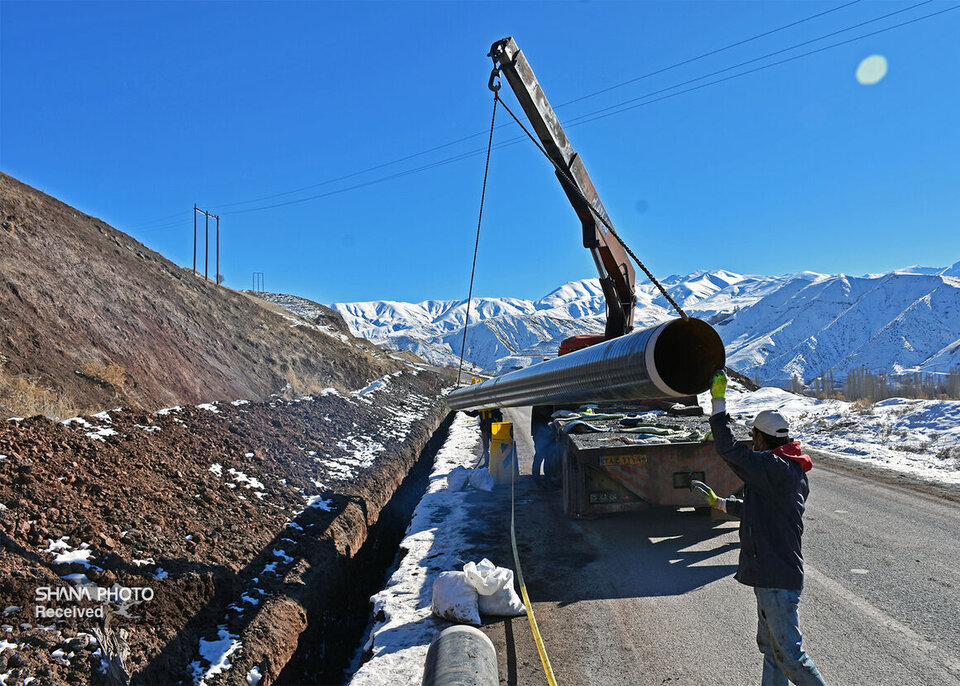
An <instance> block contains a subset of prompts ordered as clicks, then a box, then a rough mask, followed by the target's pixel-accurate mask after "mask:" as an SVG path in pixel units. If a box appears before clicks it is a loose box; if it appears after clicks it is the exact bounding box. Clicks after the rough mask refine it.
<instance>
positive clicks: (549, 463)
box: [530, 405, 559, 488]
mask: <svg viewBox="0 0 960 686" xmlns="http://www.w3.org/2000/svg"><path fill="white" fill-rule="evenodd" d="M553 409H554V408H553V405H535V406H534V407H533V408H532V409H531V410H530V435H531V436H532V437H533V478H534V479H535V480H536V482H537V485H538V486H542V487H544V488H546V487H549V486H551V485H552V484H553V481H554V479H555V477H556V465H557V462H558V461H559V460H558V459H557V455H556V453H557V452H558V451H557V432H556V431H554V429H553V427H552V426H551V425H550V423H551V422H552V421H553ZM541 465H542V466H543V477H542V478H541V476H540V467H541Z"/></svg>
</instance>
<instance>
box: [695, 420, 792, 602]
mask: <svg viewBox="0 0 960 686" xmlns="http://www.w3.org/2000/svg"><path fill="white" fill-rule="evenodd" d="M728 421H729V416H728V415H727V413H726V412H720V413H718V414H715V415H713V416H712V417H710V428H711V429H713V439H714V441H715V443H716V448H717V453H718V454H719V455H720V457H722V458H723V460H724V461H725V462H726V463H727V464H728V465H730V468H731V469H732V470H733V472H734V473H735V474H736V475H737V476H739V477H740V478H741V479H742V480H743V483H744V486H745V488H744V497H743V501H742V503H741V502H740V501H738V500H736V499H733V498H731V499H729V500H727V511H728V512H729V513H730V514H732V515H735V516H739V517H740V566H739V568H738V569H737V573H736V575H735V577H734V578H735V579H736V580H737V581H739V582H740V583H742V584H746V585H747V586H758V587H761V588H782V589H787V590H792V591H800V590H801V589H802V588H803V555H802V553H801V550H800V538H801V537H802V536H803V512H804V509H805V507H806V500H807V495H809V493H810V486H809V484H808V483H807V475H806V470H809V469H810V466H811V462H810V458H809V457H808V456H806V455H803V454H802V453H801V451H800V444H799V443H796V442H794V443H789V444H787V445H785V446H781V447H780V448H777V449H776V450H763V451H760V452H756V451H753V450H751V449H750V448H748V447H747V446H745V445H743V444H740V443H737V442H736V441H735V440H734V438H733V434H732V433H731V431H730V427H729V426H727V422H728Z"/></svg>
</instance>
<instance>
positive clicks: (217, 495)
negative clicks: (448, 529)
mask: <svg viewBox="0 0 960 686" xmlns="http://www.w3.org/2000/svg"><path fill="white" fill-rule="evenodd" d="M441 385H442V382H441V380H440V379H439V378H438V377H436V376H433V375H431V374H427V373H424V372H417V371H415V370H408V371H405V372H401V373H399V374H395V375H391V376H388V377H385V378H383V379H381V380H380V382H379V383H378V384H374V389H375V390H370V391H368V392H367V393H365V394H354V395H340V394H335V393H329V394H327V395H319V396H314V397H310V398H304V399H301V400H295V401H287V400H283V399H279V398H274V399H272V400H271V401H270V402H267V403H246V404H231V403H219V404H217V405H210V406H205V407H200V408H198V407H192V406H188V407H185V408H184V409H178V410H173V411H170V412H167V413H157V414H154V413H146V412H136V411H119V412H110V413H107V414H103V415H100V416H97V417H87V418H85V425H84V424H82V423H79V422H74V423H72V424H71V425H70V426H64V425H63V424H60V423H54V422H51V421H49V420H46V419H43V418H40V417H36V418H33V419H27V420H23V421H19V422H8V421H5V422H2V423H0V455H2V456H3V457H2V458H0V539H2V547H0V598H2V602H0V605H2V606H3V607H0V613H2V614H3V616H2V617H0V625H2V628H0V641H2V642H3V643H0V645H3V646H4V648H3V649H0V674H4V673H7V674H8V675H9V677H14V678H13V679H11V680H10V681H8V682H7V683H10V684H12V683H22V680H23V679H24V678H26V677H27V676H34V677H36V678H37V681H36V682H34V683H38V684H58V683H76V684H80V683H105V682H106V677H105V676H104V674H103V673H102V669H103V667H104V664H103V662H102V659H103V654H102V651H99V649H98V646H97V645H96V644H95V643H94V642H93V641H92V640H91V639H89V638H88V637H87V635H86V634H87V633H91V632H92V629H93V627H95V626H98V625H99V624H100V620H99V619H98V618H76V617H68V618H63V617H60V618H58V617H44V616H40V615H38V609H37V608H38V606H42V607H44V608H47V609H48V610H49V609H54V610H56V609H61V610H71V611H76V610H77V609H80V608H90V609H96V608H98V607H105V608H107V609H109V611H110V613H111V614H112V619H111V620H110V623H111V626H112V629H113V630H120V629H123V630H125V631H126V632H127V634H126V637H125V642H126V644H127V645H128V646H129V651H130V654H129V658H128V659H127V660H126V666H127V670H128V672H129V673H130V674H131V675H132V676H133V683H140V684H166V683H176V682H180V681H183V682H184V683H193V682H195V681H198V680H201V679H204V678H205V679H206V681H205V683H239V684H244V683H247V682H246V676H247V675H248V674H259V675H260V677H261V681H260V682H259V683H260V684H261V685H263V684H269V683H271V682H272V681H273V680H274V679H275V678H276V676H277V675H278V674H279V673H280V671H281V669H282V668H283V666H284V664H285V663H286V662H287V661H288V660H289V658H290V657H291V655H293V653H294V651H296V649H297V642H298V639H299V637H300V634H301V633H302V632H303V631H304V629H305V628H306V626H307V617H308V615H309V616H310V617H311V618H312V620H313V623H314V630H313V633H312V640H314V641H318V642H319V646H318V647H319V648H320V649H321V651H322V646H323V644H324V641H326V640H328V639H330V638H331V636H325V635H324V632H325V631H326V632H327V633H328V634H330V633H335V632H336V631H337V629H338V624H337V620H336V617H333V616H331V617H330V618H329V620H330V621H329V622H328V623H325V619H326V617H325V615H324V612H325V608H327V606H330V607H334V606H336V605H337V602H338V599H339V598H340V597H341V596H342V595H343V593H344V592H345V589H348V588H349V587H350V586H351V585H352V584H353V583H354V582H355V581H356V579H355V578H351V577H350V576H349V575H352V574H356V573H357V571H358V570H356V569H355V568H353V567H351V566H350V561H351V559H352V558H353V557H354V556H356V555H357V552H358V551H360V550H361V548H362V546H363V545H364V543H365V540H366V537H367V532H368V528H369V527H370V526H371V525H373V524H374V523H375V522H376V521H377V520H378V518H379V516H380V513H381V510H383V508H384V506H385V505H386V504H387V502H388V501H389V500H390V497H391V496H392V494H393V492H394V491H395V490H396V487H397V485H398V484H399V483H400V482H401V481H402V480H403V479H404V477H405V476H406V475H407V473H408V472H409V471H410V468H411V466H412V465H413V464H414V462H416V460H417V457H418V455H419V453H420V451H421V449H422V448H423V447H424V446H425V445H426V444H427V442H428V440H429V439H430V437H431V435H432V433H433V431H434V430H435V429H436V428H437V426H438V425H439V424H440V423H441V421H442V420H443V418H444V416H445V414H446V408H445V406H444V404H443V402H442V400H441V399H440V395H441V394H440V390H441ZM88 581H89V585H87V582H88ZM115 585H116V586H115ZM111 587H112V588H119V587H124V588H134V589H135V588H150V589H152V592H153V593H154V594H155V595H154V597H153V598H152V599H151V600H149V601H144V602H141V603H133V604H128V605H123V604H122V603H118V602H114V603H110V602H107V603H104V602H98V601H97V599H96V598H94V599H91V600H87V599H86V598H83V599H80V600H75V599H68V598H58V599H51V598H50V594H51V591H49V590H43V591H38V589H58V588H59V589H77V588H88V589H91V591H95V589H96V588H111ZM38 593H39V594H40V595H38ZM41 596H43V597H41ZM134 600H135V598H134ZM356 610H357V611H358V612H360V613H362V614H364V615H365V613H366V611H367V608H366V605H365V604H364V606H363V607H360V608H356ZM327 624H328V625H327ZM318 626H319V629H317V628H316V627H318ZM117 635H119V634H117ZM334 638H335V637H334ZM316 652H317V651H314V653H315V654H316ZM321 654H322V653H321ZM218 663H219V667H218V666H217V665H218ZM9 677H8V678H9Z"/></svg>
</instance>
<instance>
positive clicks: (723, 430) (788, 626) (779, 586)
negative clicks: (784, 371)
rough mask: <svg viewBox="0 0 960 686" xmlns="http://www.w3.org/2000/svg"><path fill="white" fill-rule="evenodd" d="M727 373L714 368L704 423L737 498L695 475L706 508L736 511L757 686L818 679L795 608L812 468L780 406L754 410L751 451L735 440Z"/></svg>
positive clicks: (739, 573)
mask: <svg viewBox="0 0 960 686" xmlns="http://www.w3.org/2000/svg"><path fill="white" fill-rule="evenodd" d="M726 390H727V376H726V374H724V372H723V370H720V371H718V372H717V373H716V374H715V375H714V377H713V380H712V383H711V393H710V395H711V397H712V401H713V413H712V414H711V416H710V428H711V429H712V430H713V439H714V442H715V445H716V450H717V454H719V455H720V457H721V458H723V460H724V461H725V462H726V463H727V464H728V465H730V468H731V469H732V470H733V472H734V473H735V474H736V475H737V476H738V477H740V478H741V479H742V480H743V483H744V492H743V500H739V499H737V498H732V497H731V498H719V497H717V494H716V493H714V492H713V489H711V488H710V487H709V486H707V485H706V484H704V483H703V482H700V481H695V482H694V483H693V484H692V486H691V488H695V489H696V490H698V491H700V493H702V494H703V496H704V497H705V498H706V500H707V503H708V504H710V505H711V506H712V507H715V508H717V509H719V510H722V511H724V512H727V513H728V514H731V515H734V516H738V517H740V519H741V524H740V564H739V565H738V568H737V573H736V575H735V577H734V578H736V580H737V581H739V582H740V583H742V584H744V585H746V586H752V587H753V590H754V594H755V595H756V597H757V617H758V623H757V646H758V647H759V648H760V652H761V653H763V680H762V681H761V684H762V685H763V686H786V684H787V680H788V679H789V680H790V681H792V682H793V683H795V684H801V685H803V686H806V685H807V684H811V685H815V686H816V685H823V686H825V682H824V680H823V677H822V676H821V675H820V671H819V670H818V669H817V667H816V665H815V664H814V663H813V660H811V659H810V656H809V655H807V653H806V651H804V649H803V646H802V645H801V641H802V635H801V633H800V626H799V623H798V613H797V609H798V606H799V603H800V593H801V591H802V590H803V556H802V555H801V552H800V538H801V535H802V534H803V512H804V509H805V503H806V500H807V496H808V495H809V493H810V488H809V484H808V482H807V474H806V473H807V472H808V471H810V469H811V467H812V466H813V462H812V461H811V460H810V457H809V456H808V455H805V454H803V452H802V451H801V449H800V443H799V441H792V440H790V437H789V436H790V426H789V423H788V422H787V420H786V419H785V418H784V417H783V415H781V414H780V413H779V412H775V411H772V410H765V411H763V412H760V413H759V414H758V415H757V416H756V418H755V419H754V421H753V423H752V427H751V428H752V435H753V450H751V449H750V448H748V447H747V446H745V445H743V444H741V443H738V442H736V441H735V440H734V438H733V433H732V432H731V431H730V427H729V426H727V424H728V422H729V421H730V416H729V415H728V414H727V411H726V409H727V408H726V397H725V396H726Z"/></svg>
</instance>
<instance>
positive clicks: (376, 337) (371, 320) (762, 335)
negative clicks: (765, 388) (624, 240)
mask: <svg viewBox="0 0 960 686" xmlns="http://www.w3.org/2000/svg"><path fill="white" fill-rule="evenodd" d="M662 283H663V285H664V286H665V287H666V289H667V291H668V292H669V293H670V295H671V297H672V298H674V300H676V301H677V302H678V303H679V304H680V306H681V307H683V308H684V310H686V312H687V313H688V314H690V315H691V316H694V317H699V318H701V319H704V320H706V321H708V322H710V323H711V324H712V325H713V326H714V327H715V328H716V329H717V331H718V332H719V334H720V336H721V338H722V339H723V341H724V343H725V345H726V350H727V361H728V364H729V365H730V366H731V367H733V368H734V369H736V370H738V371H740V372H742V373H744V374H747V375H748V376H750V377H754V378H758V379H759V380H760V381H762V382H764V383H782V382H784V381H787V380H789V379H790V378H791V377H793V376H794V375H796V376H799V377H800V378H802V379H803V380H804V381H810V380H811V379H813V378H815V377H817V376H819V375H820V374H821V373H822V372H823V371H832V372H833V374H834V376H835V377H836V378H841V377H842V376H844V375H845V374H846V372H847V371H848V370H849V369H851V368H858V367H861V366H865V367H867V368H869V369H870V370H872V371H878V372H885V373H903V372H914V371H916V372H925V373H927V372H947V371H949V370H950V369H951V368H953V367H957V366H958V365H960V262H957V263H956V264H954V265H952V266H950V267H946V268H930V267H907V268H905V269H900V270H896V271H893V272H890V273H887V274H867V275H864V276H846V275H843V274H837V275H829V274H818V273H815V272H799V273H796V274H788V275H784V276H759V275H742V274H736V273H734V272H730V271H725V270H717V271H698V272H694V273H692V274H687V275H685V276H671V277H669V278H667V279H665V280H663V281H662ZM332 307H333V308H334V309H335V310H336V311H337V312H339V313H340V314H341V315H342V316H343V318H344V319H345V320H346V322H347V325H348V326H349V327H350V329H351V331H352V332H353V333H354V334H356V335H357V336H362V337H364V338H368V339H370V340H372V341H374V342H376V343H378V344H381V345H384V346H387V347H390V348H394V349H397V350H410V351H412V352H414V353H416V354H417V355H419V356H421V357H423V358H425V359H427V360H429V361H430V362H433V363H435V364H454V365H455V364H457V363H458V362H459V357H460V350H461V341H462V339H463V327H464V322H465V320H466V311H467V303H466V301H465V300H428V301H424V302H420V303H405V302H395V301H388V300H378V301H371V302H353V303H336V304H334V305H333V306H332ZM672 316H675V315H674V313H673V310H672V308H670V306H669V304H668V303H667V302H666V300H665V298H664V297H663V296H662V295H661V294H660V293H659V291H657V290H656V289H655V287H654V286H653V285H652V284H642V285H640V284H638V286H637V309H636V314H635V317H634V323H635V326H636V327H637V328H641V327H647V326H652V325H654V324H657V323H659V322H662V321H665V320H667V319H669V318H671V317H672ZM604 321H605V302H604V299H603V294H602V292H601V290H600V284H599V282H598V280H597V279H584V280H581V281H572V282H570V283H566V284H564V285H563V286H561V287H560V288H557V289H556V290H554V291H552V292H551V293H549V294H547V295H546V296H544V297H543V298H540V299H539V300H522V299H518V298H476V299H475V300H473V302H472V303H471V306H470V324H469V326H468V327H467V330H466V351H465V359H466V360H467V361H468V362H470V363H473V364H474V365H476V366H477V367H479V368H480V369H482V370H484V371H486V372H488V373H493V374H501V373H504V372H507V371H510V370H512V369H516V368H521V367H524V366H527V365H530V364H533V363H536V362H540V361H542V360H543V359H545V358H550V357H553V356H555V355H556V351H557V349H558V347H559V345H560V342H561V341H562V340H563V339H564V338H566V337H568V336H573V335H577V334H585V333H602V331H603V325H604Z"/></svg>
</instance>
